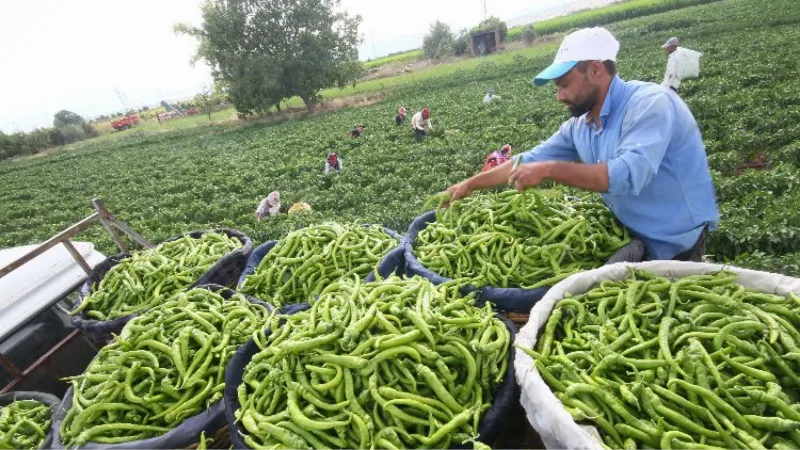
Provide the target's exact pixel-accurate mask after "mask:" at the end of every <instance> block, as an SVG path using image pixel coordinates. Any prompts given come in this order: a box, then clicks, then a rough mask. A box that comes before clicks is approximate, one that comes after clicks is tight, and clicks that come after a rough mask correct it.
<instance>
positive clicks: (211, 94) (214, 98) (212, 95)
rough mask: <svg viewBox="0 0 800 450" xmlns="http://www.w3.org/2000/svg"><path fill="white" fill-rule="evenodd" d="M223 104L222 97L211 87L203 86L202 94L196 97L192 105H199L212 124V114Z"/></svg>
mask: <svg viewBox="0 0 800 450" xmlns="http://www.w3.org/2000/svg"><path fill="white" fill-rule="evenodd" d="M220 102H221V96H220V94H219V93H218V92H215V91H214V89H212V88H211V86H207V85H206V86H203V87H202V89H201V90H200V93H199V94H197V95H195V96H194V99H192V103H193V104H195V105H197V107H198V108H200V110H201V111H203V112H204V113H205V114H206V115H207V116H208V121H209V122H211V113H212V112H214V111H215V110H216V109H217V105H219V103H220Z"/></svg>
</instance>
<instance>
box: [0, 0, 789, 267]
mask: <svg viewBox="0 0 800 450" xmlns="http://www.w3.org/2000/svg"><path fill="white" fill-rule="evenodd" d="M799 25H800V2H797V1H796V0H725V1H721V2H716V3H711V4H707V5H704V6H697V7H690V8H685V9H680V10H676V11H672V12H668V13H662V14H657V15H653V16H648V17H643V18H639V19H633V20H628V21H624V22H618V23H616V24H612V25H608V26H607V27H608V28H609V29H610V30H611V31H612V33H614V34H615V35H616V37H617V38H618V39H619V40H620V42H621V44H622V48H621V52H620V56H619V61H620V62H619V71H620V74H621V76H622V77H623V78H624V79H639V80H645V81H655V82H660V81H661V77H663V72H664V68H665V66H666V54H665V53H664V52H663V50H662V49H661V48H660V45H661V44H662V43H663V42H664V41H665V40H666V39H667V38H669V37H670V36H673V35H674V36H679V37H680V38H681V45H684V46H686V47H689V48H692V49H694V50H698V51H700V52H702V53H703V57H702V59H701V77H700V78H698V79H696V80H690V81H687V82H685V84H684V85H683V86H682V89H681V96H682V97H683V98H684V99H685V100H686V102H687V103H688V104H689V106H690V108H691V110H692V111H693V113H694V114H695V117H696V118H697V120H698V122H699V124H700V127H701V129H702V131H703V136H704V139H705V142H706V147H707V151H708V155H709V161H710V164H711V167H712V169H713V171H714V173H713V175H714V179H715V181H716V188H717V195H718V201H719V203H720V209H721V214H722V223H721V226H720V228H719V229H718V230H717V231H715V232H713V233H712V234H711V237H710V245H709V248H708V253H709V255H710V256H711V257H712V258H713V259H714V260H717V261H733V262H736V263H737V264H738V265H742V266H746V267H754V268H760V269H766V270H769V271H774V272H780V273H784V274H788V275H800V239H798V238H799V237H800V233H799V232H800V177H798V175H799V174H800V170H799V169H798V167H800V82H798V79H797V75H798V73H800V62H798V59H797V57H796V55H797V54H799V53H800V26H799ZM559 41H560V37H559V38H558V39H555V40H553V41H552V42H550V43H548V44H543V45H539V46H536V47H533V48H530V49H523V50H515V51H513V52H512V51H507V52H504V53H501V54H498V55H493V56H489V57H485V58H482V59H478V60H469V63H468V64H463V65H462V67H464V68H463V69H459V70H445V69H442V68H441V67H439V68H432V69H428V70H427V72H419V73H415V74H412V75H413V77H410V76H409V77H410V80H411V81H410V82H407V83H397V84H395V85H394V88H392V89H391V90H386V91H384V92H382V94H383V95H384V96H385V99H384V100H383V101H381V102H379V103H377V104H373V105H370V106H365V107H360V108H351V109H343V110H339V111H336V112H332V113H325V114H319V115H315V116H311V117H308V118H303V119H298V120H293V121H287V122H284V123H274V124H263V123H262V124H242V125H230V124H228V125H216V126H199V127H195V128H191V129H181V130H173V131H170V132H165V133H158V132H155V133H152V132H151V133H143V132H142V133H136V132H135V130H134V132H132V133H126V134H125V135H121V136H119V137H117V138H116V139H101V140H94V141H88V142H84V143H81V144H78V145H74V146H72V147H69V148H65V149H61V150H59V151H56V152H54V153H52V154H49V155H42V156H37V157H29V158H25V159H19V160H10V161H2V162H0V186H2V187H3V188H2V191H0V247H6V246H15V245H22V244H28V243H33V242H38V241H42V240H44V239H47V238H48V237H49V236H51V235H52V234H54V233H56V232H58V231H59V230H61V229H62V228H64V227H66V226H67V225H69V224H71V223H73V222H75V221H77V220H80V219H81V218H83V217H84V216H86V215H88V214H89V213H91V211H92V210H91V205H90V200H91V198H93V197H97V196H99V197H102V198H103V199H104V200H105V202H106V205H107V207H108V208H109V210H110V211H112V212H113V213H114V214H115V215H117V216H118V217H119V218H121V219H122V220H124V221H127V222H128V223H129V224H130V225H132V226H133V227H134V228H135V229H136V230H138V231H140V232H141V233H142V234H144V235H145V236H146V237H148V238H150V239H152V240H154V241H160V240H163V239H165V238H167V237H169V236H172V235H175V234H177V233H180V232H185V231H190V230H193V229H200V228H210V227H232V228H236V229H239V230H242V231H243V232H245V233H248V234H249V235H250V236H251V237H252V238H253V240H254V241H255V242H256V243H260V242H263V241H265V240H267V239H271V238H278V237H281V236H283V235H285V234H286V233H287V232H288V231H290V230H292V229H296V228H298V227H301V226H305V225H307V224H309V223H313V222H321V221H324V220H338V221H346V220H361V221H364V222H369V223H379V224H382V225H384V226H387V227H389V228H392V229H395V230H398V231H400V232H403V231H405V229H406V227H407V226H408V224H409V223H410V222H411V221H412V220H413V218H414V217H416V216H417V215H419V214H420V213H422V212H424V211H425V208H424V206H423V203H424V201H425V199H426V197H428V196H429V195H430V194H433V193H435V192H438V191H440V190H442V189H444V188H446V187H447V186H448V185H450V184H452V183H455V182H457V181H460V180H461V179H463V178H465V177H467V176H469V175H472V174H474V173H476V172H477V171H478V170H480V168H481V165H482V162H483V158H484V156H485V155H486V154H487V153H488V152H490V151H493V150H496V149H498V148H500V146H502V145H503V144H504V143H505V142H511V143H512V145H513V147H514V150H515V153H517V152H519V151H522V150H526V149H529V148H531V147H533V146H535V145H536V144H537V143H539V142H540V141H541V140H543V139H546V138H547V137H549V136H550V134H552V132H553V131H555V130H556V129H557V127H558V125H559V123H560V122H561V121H563V120H564V119H565V118H566V117H567V114H568V113H567V111H566V109H565V108H564V107H563V106H562V105H560V104H559V103H558V102H556V100H555V88H554V87H553V86H552V85H549V86H547V87H545V88H534V87H533V86H532V84H531V78H532V76H533V75H534V74H535V73H536V72H537V71H538V70H540V69H541V68H542V67H544V66H546V65H547V64H549V63H550V61H551V60H552V57H553V54H554V52H555V50H556V48H557V46H558V43H559ZM426 74H427V75H426ZM379 85H380V84H376V86H379ZM489 87H494V88H495V91H496V93H497V94H498V95H500V97H501V98H502V100H501V101H500V102H499V103H497V104H493V105H491V106H490V107H485V106H484V105H483V104H482V102H481V99H482V97H483V94H484V93H485V91H486V89H488V88H489ZM400 104H402V105H404V106H405V107H406V108H407V109H408V110H409V112H410V113H411V112H414V111H417V110H419V109H420V108H422V107H423V106H427V107H430V108H431V111H432V117H433V123H434V127H435V129H436V133H435V135H434V136H432V137H429V138H428V139H426V140H424V141H422V142H415V141H414V139H413V137H412V135H411V132H410V129H409V126H408V125H404V126H401V127H396V126H395V124H394V113H395V111H396V109H397V107H398V105H400ZM359 122H362V123H366V124H367V129H366V133H365V135H364V136H362V137H361V138H359V139H355V140H354V139H349V138H347V137H346V135H347V132H348V131H349V129H350V128H352V127H353V126H354V125H355V124H356V123H359ZM331 146H333V147H335V148H336V150H337V151H338V152H339V153H340V155H341V156H342V157H343V159H344V162H345V170H344V171H343V172H342V173H339V174H335V175H332V176H325V175H324V174H323V172H322V169H323V164H324V159H325V156H326V155H327V152H328V150H329V148H330V147H331ZM754 163H758V164H754ZM748 165H760V166H766V169H767V170H753V169H751V170H745V169H746V167H747V166H748ZM273 190H278V191H280V192H281V197H282V203H283V204H284V207H285V208H288V206H290V205H291V204H292V203H294V202H297V201H303V202H307V203H309V204H310V205H311V206H312V208H313V212H311V213H308V214H303V215H298V216H291V217H289V216H287V215H285V214H282V215H280V216H279V217H277V218H274V219H272V220H266V221H261V222H257V221H256V220H255V215H254V212H255V209H256V207H257V205H258V202H259V201H260V200H261V198H263V197H264V196H266V195H267V194H268V193H269V192H270V191H273ZM80 238H81V239H87V240H92V241H94V242H96V243H97V244H98V245H99V246H100V248H101V250H103V251H106V252H112V251H113V247H112V245H111V242H110V241H109V240H108V238H107V237H106V236H105V235H104V234H103V232H102V230H100V229H99V228H98V229H96V230H93V231H91V232H87V233H85V234H84V235H82V236H80Z"/></svg>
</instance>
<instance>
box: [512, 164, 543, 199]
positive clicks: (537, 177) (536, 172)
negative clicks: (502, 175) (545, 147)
mask: <svg viewBox="0 0 800 450" xmlns="http://www.w3.org/2000/svg"><path fill="white" fill-rule="evenodd" d="M547 171H548V163H546V162H534V163H528V164H520V165H519V166H517V167H515V168H513V169H511V173H510V174H509V175H508V183H509V184H511V185H512V186H514V189H516V190H518V191H520V192H522V191H524V190H525V188H529V187H533V186H538V185H539V184H541V183H542V182H543V181H545V180H546V179H547Z"/></svg>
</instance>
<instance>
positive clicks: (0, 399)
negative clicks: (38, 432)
mask: <svg viewBox="0 0 800 450" xmlns="http://www.w3.org/2000/svg"><path fill="white" fill-rule="evenodd" d="M16 400H36V401H37V402H39V403H42V404H44V405H47V406H49V407H50V429H49V430H46V431H47V436H45V438H44V441H43V442H42V445H41V446H40V447H39V448H50V445H51V444H52V442H53V423H54V422H55V418H54V416H55V413H56V410H57V409H58V404H59V403H61V400H59V398H58V397H56V396H55V395H52V394H47V393H44V392H34V391H17V392H8V393H6V394H0V408H1V407H3V406H6V405H10V404H11V403H14V401H16Z"/></svg>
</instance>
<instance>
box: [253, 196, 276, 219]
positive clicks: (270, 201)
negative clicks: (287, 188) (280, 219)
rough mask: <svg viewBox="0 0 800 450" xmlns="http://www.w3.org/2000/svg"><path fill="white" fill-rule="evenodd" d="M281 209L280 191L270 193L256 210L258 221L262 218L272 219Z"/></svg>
mask: <svg viewBox="0 0 800 450" xmlns="http://www.w3.org/2000/svg"><path fill="white" fill-rule="evenodd" d="M280 209H281V194H280V193H278V191H273V192H270V193H269V195H268V196H266V197H264V199H263V200H261V203H260V204H259V205H258V209H257V210H256V220H261V218H262V217H265V216H266V217H271V216H274V215H276V214H278V211H280Z"/></svg>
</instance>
